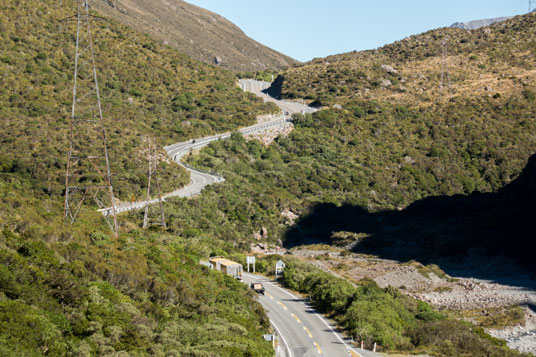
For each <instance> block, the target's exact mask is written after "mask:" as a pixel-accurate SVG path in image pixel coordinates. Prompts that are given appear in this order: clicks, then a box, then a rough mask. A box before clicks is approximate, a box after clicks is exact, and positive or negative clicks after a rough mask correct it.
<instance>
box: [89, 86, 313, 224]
mask: <svg viewBox="0 0 536 357" xmlns="http://www.w3.org/2000/svg"><path fill="white" fill-rule="evenodd" d="M269 85H270V83H268V82H260V81H255V80H240V87H241V88H242V89H243V90H245V91H247V92H251V93H255V94H256V95H258V96H259V97H261V98H263V99H264V100H265V101H270V102H273V103H275V104H277V105H278V106H279V107H280V108H281V109H282V110H283V114H282V115H279V116H276V117H274V118H272V119H271V120H269V121H266V122H263V123H258V124H254V125H251V126H248V127H245V128H241V129H239V130H238V131H239V132H241V133H242V134H244V135H249V134H256V133H261V132H263V131H267V130H272V129H278V128H281V127H283V126H285V125H287V123H288V122H290V120H291V116H292V114H295V113H312V112H314V111H315V109H314V108H311V107H308V106H306V105H303V104H300V103H291V102H285V101H282V100H277V99H275V98H272V97H270V96H268V95H266V94H264V93H262V90H263V89H266V88H267V87H268V86H269ZM230 136H231V133H230V132H227V133H223V134H217V135H212V136H207V137H204V138H200V139H194V140H188V141H185V142H182V143H177V144H173V145H170V146H166V147H165V148H164V149H165V150H166V152H167V153H168V155H169V156H170V157H171V158H172V159H173V160H174V161H176V162H177V163H178V164H179V165H181V166H183V167H185V168H186V170H188V171H189V172H190V183H189V184H188V185H187V186H185V187H183V188H180V189H177V190H175V191H173V192H169V193H167V194H165V195H163V196H162V199H163V200H164V201H165V200H166V199H167V198H169V197H191V196H194V195H197V194H200V193H201V191H202V190H203V189H204V188H205V187H207V186H209V185H213V184H215V183H218V182H223V181H225V179H224V178H223V177H221V176H220V175H218V174H216V173H213V172H205V171H202V170H198V169H194V168H192V167H189V166H188V165H186V164H184V163H183V162H182V161H181V158H182V157H183V156H184V155H186V154H188V153H190V152H191V151H193V150H198V149H201V148H202V147H205V146H207V145H208V144H210V143H211V142H212V141H215V140H223V139H227V138H229V137H230ZM156 203H158V199H153V200H150V201H138V202H132V203H125V204H121V205H117V206H116V207H115V210H116V213H123V212H127V211H131V210H135V209H141V208H144V207H145V205H147V204H149V205H152V204H156ZM111 211H112V208H111V207H108V208H104V209H101V210H99V212H102V214H103V215H105V216H106V215H109V214H110V213H111Z"/></svg>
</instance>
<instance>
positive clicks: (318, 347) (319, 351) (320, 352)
mask: <svg viewBox="0 0 536 357" xmlns="http://www.w3.org/2000/svg"><path fill="white" fill-rule="evenodd" d="M315 346H316V348H317V349H318V353H319V354H322V350H321V349H320V346H319V345H318V343H316V342H315Z"/></svg>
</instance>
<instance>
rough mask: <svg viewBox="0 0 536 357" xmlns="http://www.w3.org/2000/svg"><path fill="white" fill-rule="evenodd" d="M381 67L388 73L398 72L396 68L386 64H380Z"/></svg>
mask: <svg viewBox="0 0 536 357" xmlns="http://www.w3.org/2000/svg"><path fill="white" fill-rule="evenodd" d="M382 69H383V70H384V71H385V72H387V73H389V74H398V71H397V70H396V69H394V68H393V67H392V66H389V65H386V64H382Z"/></svg>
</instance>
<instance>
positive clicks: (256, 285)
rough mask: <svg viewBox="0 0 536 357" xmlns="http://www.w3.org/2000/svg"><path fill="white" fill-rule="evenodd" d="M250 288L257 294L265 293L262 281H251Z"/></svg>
mask: <svg viewBox="0 0 536 357" xmlns="http://www.w3.org/2000/svg"><path fill="white" fill-rule="evenodd" d="M250 288H251V290H253V291H255V292H256V293H257V294H259V295H264V285H262V284H261V283H251V285H250Z"/></svg>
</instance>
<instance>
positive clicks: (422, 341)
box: [282, 258, 520, 356]
mask: <svg viewBox="0 0 536 357" xmlns="http://www.w3.org/2000/svg"><path fill="white" fill-rule="evenodd" d="M284 259H285V261H286V267H285V271H284V272H283V277H282V283H283V284H285V285H286V286H288V287H289V288H291V289H294V290H297V291H299V292H302V293H307V294H308V295H309V297H310V298H311V300H312V301H313V303H314V304H315V305H316V306H317V307H318V308H319V309H320V310H321V311H323V312H325V313H329V314H331V316H332V317H333V318H334V319H335V320H336V321H337V322H338V323H339V324H340V325H341V326H342V327H344V329H345V331H346V332H347V333H349V334H350V335H352V337H353V338H354V339H355V340H356V341H364V342H365V344H366V346H368V347H371V346H372V345H373V344H374V343H375V342H376V343H377V344H378V345H379V346H380V348H381V349H384V350H385V349H387V350H392V351H399V352H411V353H419V354H421V353H426V354H431V355H434V356H518V355H520V354H519V353H517V352H515V351H512V350H510V349H508V348H507V347H506V343H505V342H504V341H501V340H497V339H494V338H493V337H491V336H489V335H487V334H486V333H485V332H484V331H483V330H482V329H480V328H476V327H474V326H472V325H470V324H468V323H463V322H459V321H456V320H453V319H451V318H449V317H447V315H445V314H442V313H440V312H438V311H436V310H434V309H433V308H432V307H430V305H428V304H426V303H424V302H421V301H418V300H415V299H412V298H409V297H406V296H404V295H403V294H401V293H400V292H399V291H398V290H397V289H395V288H392V287H387V288H385V289H382V288H380V287H378V285H376V283H375V282H374V281H372V280H368V279H364V280H361V281H359V282H358V284H356V285H353V284H352V283H350V282H348V281H347V280H344V279H341V278H337V277H334V276H333V275H331V274H329V273H326V272H324V271H322V270H320V269H318V268H316V267H313V266H312V265H309V264H306V263H303V262H300V261H298V260H296V259H291V258H284Z"/></svg>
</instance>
